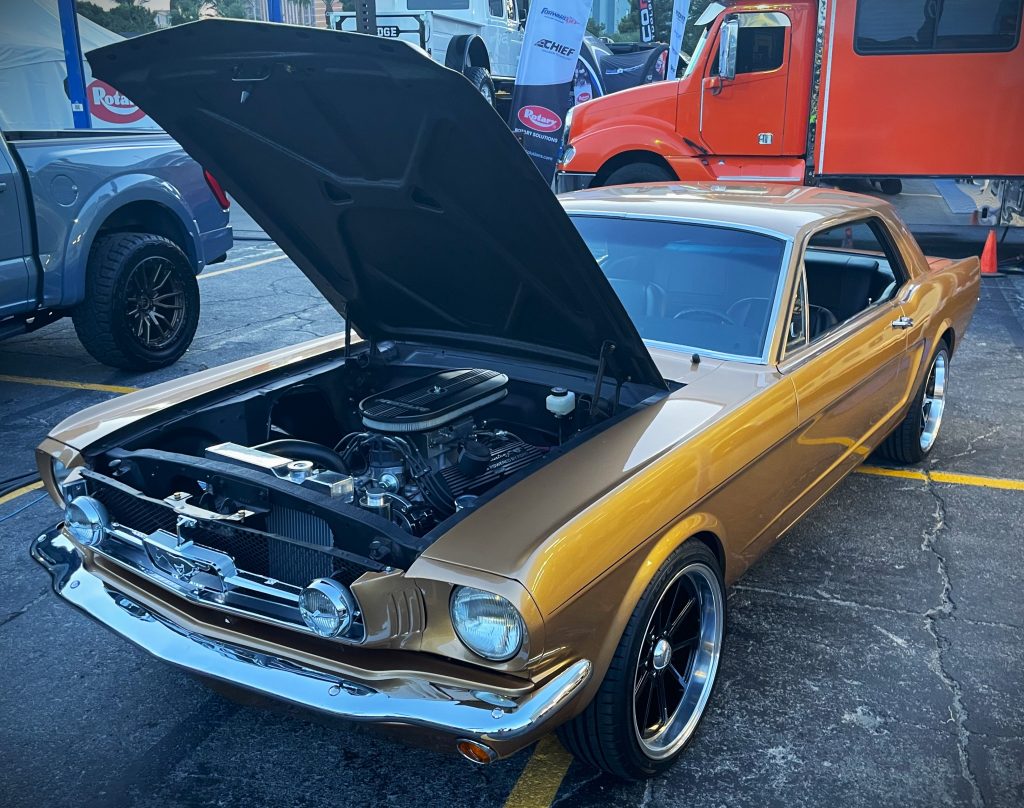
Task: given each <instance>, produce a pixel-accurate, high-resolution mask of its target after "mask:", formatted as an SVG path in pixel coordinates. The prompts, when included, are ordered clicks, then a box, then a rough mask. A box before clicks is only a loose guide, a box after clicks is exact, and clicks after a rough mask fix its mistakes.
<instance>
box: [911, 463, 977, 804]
mask: <svg viewBox="0 0 1024 808" xmlns="http://www.w3.org/2000/svg"><path fill="white" fill-rule="evenodd" d="M927 488H928V493H929V494H931V496H932V498H933V499H934V500H935V512H934V515H933V522H932V525H931V526H930V527H929V528H928V529H926V530H924V531H923V532H922V533H921V549H922V550H923V551H924V552H927V553H931V554H932V555H933V556H934V557H935V560H936V564H937V569H938V573H939V580H940V583H941V587H942V588H941V591H940V593H939V603H938V604H937V605H936V606H933V607H932V608H931V609H929V610H928V611H927V612H925V614H924V624H925V630H926V631H927V632H928V634H929V635H930V636H931V638H932V641H933V642H934V643H935V650H934V652H933V654H932V658H931V661H930V662H929V667H930V668H931V669H932V671H933V672H934V673H935V675H936V676H938V677H939V679H940V680H941V681H942V683H943V685H945V687H946V689H947V690H949V692H950V694H951V696H952V704H951V705H950V709H949V712H950V716H951V720H952V721H953V722H954V723H955V724H956V746H957V755H958V757H959V760H960V774H961V776H962V777H963V778H964V780H966V781H967V784H968V785H969V786H970V788H971V804H972V805H974V806H975V808H984V805H985V797H984V795H983V794H982V791H981V787H980V786H979V785H978V780H977V778H976V777H975V775H974V772H973V771H972V769H971V758H970V749H969V744H970V740H971V734H970V731H969V730H968V729H967V719H968V711H967V707H966V705H965V704H964V700H963V688H962V687H961V685H960V683H959V682H958V681H957V679H956V677H955V676H953V674H952V672H951V671H950V670H949V667H948V664H947V656H948V652H949V649H950V647H951V642H950V641H949V640H948V639H947V638H946V637H945V636H944V635H943V633H942V631H941V624H942V622H943V621H946V620H952V619H954V616H955V613H956V601H955V600H954V599H953V584H952V581H951V580H950V577H949V567H948V565H947V563H946V557H945V556H944V555H943V554H942V553H941V552H939V549H938V548H937V547H936V542H937V541H938V538H939V535H940V534H941V533H942V531H943V530H945V529H946V527H947V525H946V502H945V500H944V499H943V498H942V495H941V494H940V493H939V492H938V490H937V489H936V486H935V484H934V483H933V482H932V481H931V480H929V481H928V483H927Z"/></svg>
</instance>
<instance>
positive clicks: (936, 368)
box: [878, 341, 949, 465]
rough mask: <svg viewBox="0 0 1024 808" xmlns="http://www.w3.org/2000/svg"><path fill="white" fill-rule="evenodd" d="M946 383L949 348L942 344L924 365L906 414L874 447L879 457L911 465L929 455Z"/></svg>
mask: <svg viewBox="0 0 1024 808" xmlns="http://www.w3.org/2000/svg"><path fill="white" fill-rule="evenodd" d="M948 384H949V346H948V345H947V344H946V343H945V341H943V342H941V343H939V349H938V350H937V351H936V352H935V355H934V356H933V357H932V360H931V363H930V364H929V365H928V373H927V374H926V375H925V377H924V380H923V381H922V382H921V386H920V387H919V388H918V389H917V393H916V394H915V395H914V399H913V401H912V402H911V404H910V409H909V410H908V412H907V414H906V415H905V416H904V417H903V420H902V421H900V423H899V425H898V426H897V427H896V428H895V429H894V430H893V431H892V433H891V434H890V435H889V437H887V438H886V439H885V440H884V441H883V442H882V445H881V446H879V447H878V453H879V454H880V455H882V457H884V458H885V459H886V460H891V461H892V462H894V463H900V464H903V465H911V464H913V463H920V462H921V461H922V460H924V459H925V458H926V457H927V456H928V455H929V454H930V453H931V450H932V449H933V448H934V447H935V441H936V439H937V438H938V435H939V428H940V427H941V426H942V415H943V413H944V412H945V409H946V388H947V386H948Z"/></svg>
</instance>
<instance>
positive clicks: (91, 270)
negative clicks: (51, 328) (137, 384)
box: [72, 233, 199, 370]
mask: <svg viewBox="0 0 1024 808" xmlns="http://www.w3.org/2000/svg"><path fill="white" fill-rule="evenodd" d="M85 283H86V286H85V300H84V301H83V302H82V303H80V304H79V305H78V306H77V307H76V308H75V310H74V311H73V312H72V320H73V322H74V324H75V331H76V332H77V333H78V339H79V340H80V341H81V343H82V345H83V346H84V347H85V350H87V351H88V352H89V353H90V354H91V355H92V356H93V357H94V358H95V359H97V360H98V361H100V362H103V363H104V364H106V365H111V366H113V367H116V368H123V369H125V370H155V369H157V368H162V367H166V366H167V365H170V364H172V363H174V362H176V361H177V360H178V359H180V358H181V355H182V354H183V353H185V351H186V350H187V349H188V346H189V345H191V344H192V339H193V337H195V334H196V327H197V326H198V325H199V285H198V284H197V283H196V276H195V272H194V271H193V269H192V265H191V264H190V263H189V261H188V259H187V258H186V257H185V254H184V253H183V252H182V251H181V249H180V248H179V247H178V246H177V245H176V244H175V243H174V242H172V241H170V240H169V239H166V238H164V237H163V236H156V235H153V234H152V233H113V234H111V235H109V236H101V237H100V238H98V239H97V240H96V243H95V244H93V247H92V250H91V251H90V253H89V263H88V265H87V267H86V274H85ZM149 293H152V294H151V295H150V294H149ZM133 307H134V308H133ZM161 335H162V336H161Z"/></svg>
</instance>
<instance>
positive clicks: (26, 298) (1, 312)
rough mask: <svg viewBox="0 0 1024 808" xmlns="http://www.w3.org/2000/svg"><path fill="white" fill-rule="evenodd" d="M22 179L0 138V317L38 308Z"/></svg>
mask: <svg viewBox="0 0 1024 808" xmlns="http://www.w3.org/2000/svg"><path fill="white" fill-rule="evenodd" d="M20 182H21V177H20V175H19V174H18V169H17V166H16V165H15V163H14V160H13V158H12V157H11V155H10V153H9V152H8V151H7V144H6V143H5V142H4V141H3V140H2V139H0V317H4V316H7V315H10V314H17V313H18V312H21V311H26V310H29V309H32V308H34V307H35V289H34V284H32V283H31V280H32V274H31V272H30V266H29V263H28V260H27V256H26V254H25V253H26V252H27V249H28V247H29V245H30V240H29V238H28V229H27V226H26V225H27V218H26V215H27V213H28V212H27V211H26V210H24V209H23V205H22V202H21V200H20V199H19V196H20V194H19V193H18V189H19V183H20Z"/></svg>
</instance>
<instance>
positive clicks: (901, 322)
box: [892, 317, 914, 329]
mask: <svg viewBox="0 0 1024 808" xmlns="http://www.w3.org/2000/svg"><path fill="white" fill-rule="evenodd" d="M913 324H914V318H913V317H897V318H896V319H895V320H893V321H892V327H893V328H900V329H903V328H910V327H911V326H912V325H913Z"/></svg>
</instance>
